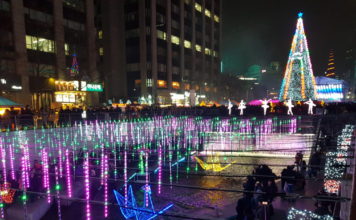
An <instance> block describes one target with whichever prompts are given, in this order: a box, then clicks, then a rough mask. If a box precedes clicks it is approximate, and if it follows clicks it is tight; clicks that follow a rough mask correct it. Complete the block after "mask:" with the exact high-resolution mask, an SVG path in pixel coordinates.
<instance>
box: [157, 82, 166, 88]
mask: <svg viewBox="0 0 356 220" xmlns="http://www.w3.org/2000/svg"><path fill="white" fill-rule="evenodd" d="M157 83H158V87H159V88H167V82H166V81H165V80H157Z"/></svg>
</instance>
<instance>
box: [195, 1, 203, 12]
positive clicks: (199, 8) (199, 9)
mask: <svg viewBox="0 0 356 220" xmlns="http://www.w3.org/2000/svg"><path fill="white" fill-rule="evenodd" d="M195 10H197V11H199V12H201V10H202V9H201V5H199V4H198V3H195Z"/></svg>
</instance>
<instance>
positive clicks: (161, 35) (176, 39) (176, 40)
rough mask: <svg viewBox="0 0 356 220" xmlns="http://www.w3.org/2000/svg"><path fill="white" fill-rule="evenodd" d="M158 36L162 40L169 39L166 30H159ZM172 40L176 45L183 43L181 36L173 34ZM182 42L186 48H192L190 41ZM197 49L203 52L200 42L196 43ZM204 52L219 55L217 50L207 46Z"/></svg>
mask: <svg viewBox="0 0 356 220" xmlns="http://www.w3.org/2000/svg"><path fill="white" fill-rule="evenodd" d="M157 38H159V39H161V40H167V33H166V32H164V31H160V30H157ZM171 42H172V44H176V45H180V43H181V41H180V38H179V37H177V36H175V35H171ZM182 43H183V45H184V47H185V48H188V49H191V48H192V43H191V42H190V41H188V40H184V41H183V42H182ZM195 50H196V51H198V52H202V46H201V45H199V44H195ZM204 53H205V54H206V55H210V56H214V57H217V56H218V53H217V52H216V51H215V50H212V49H209V48H205V49H204Z"/></svg>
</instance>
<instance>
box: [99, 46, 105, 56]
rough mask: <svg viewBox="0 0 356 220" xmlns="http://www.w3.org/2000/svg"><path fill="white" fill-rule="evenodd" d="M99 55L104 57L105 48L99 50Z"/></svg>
mask: <svg viewBox="0 0 356 220" xmlns="http://www.w3.org/2000/svg"><path fill="white" fill-rule="evenodd" d="M99 55H100V56H104V48H102V47H100V48H99Z"/></svg>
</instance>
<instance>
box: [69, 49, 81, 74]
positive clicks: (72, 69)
mask: <svg viewBox="0 0 356 220" xmlns="http://www.w3.org/2000/svg"><path fill="white" fill-rule="evenodd" d="M69 73H70V76H72V77H73V76H76V75H78V74H79V64H78V61H77V55H76V54H73V59H72V66H71V67H70V69H69Z"/></svg>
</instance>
